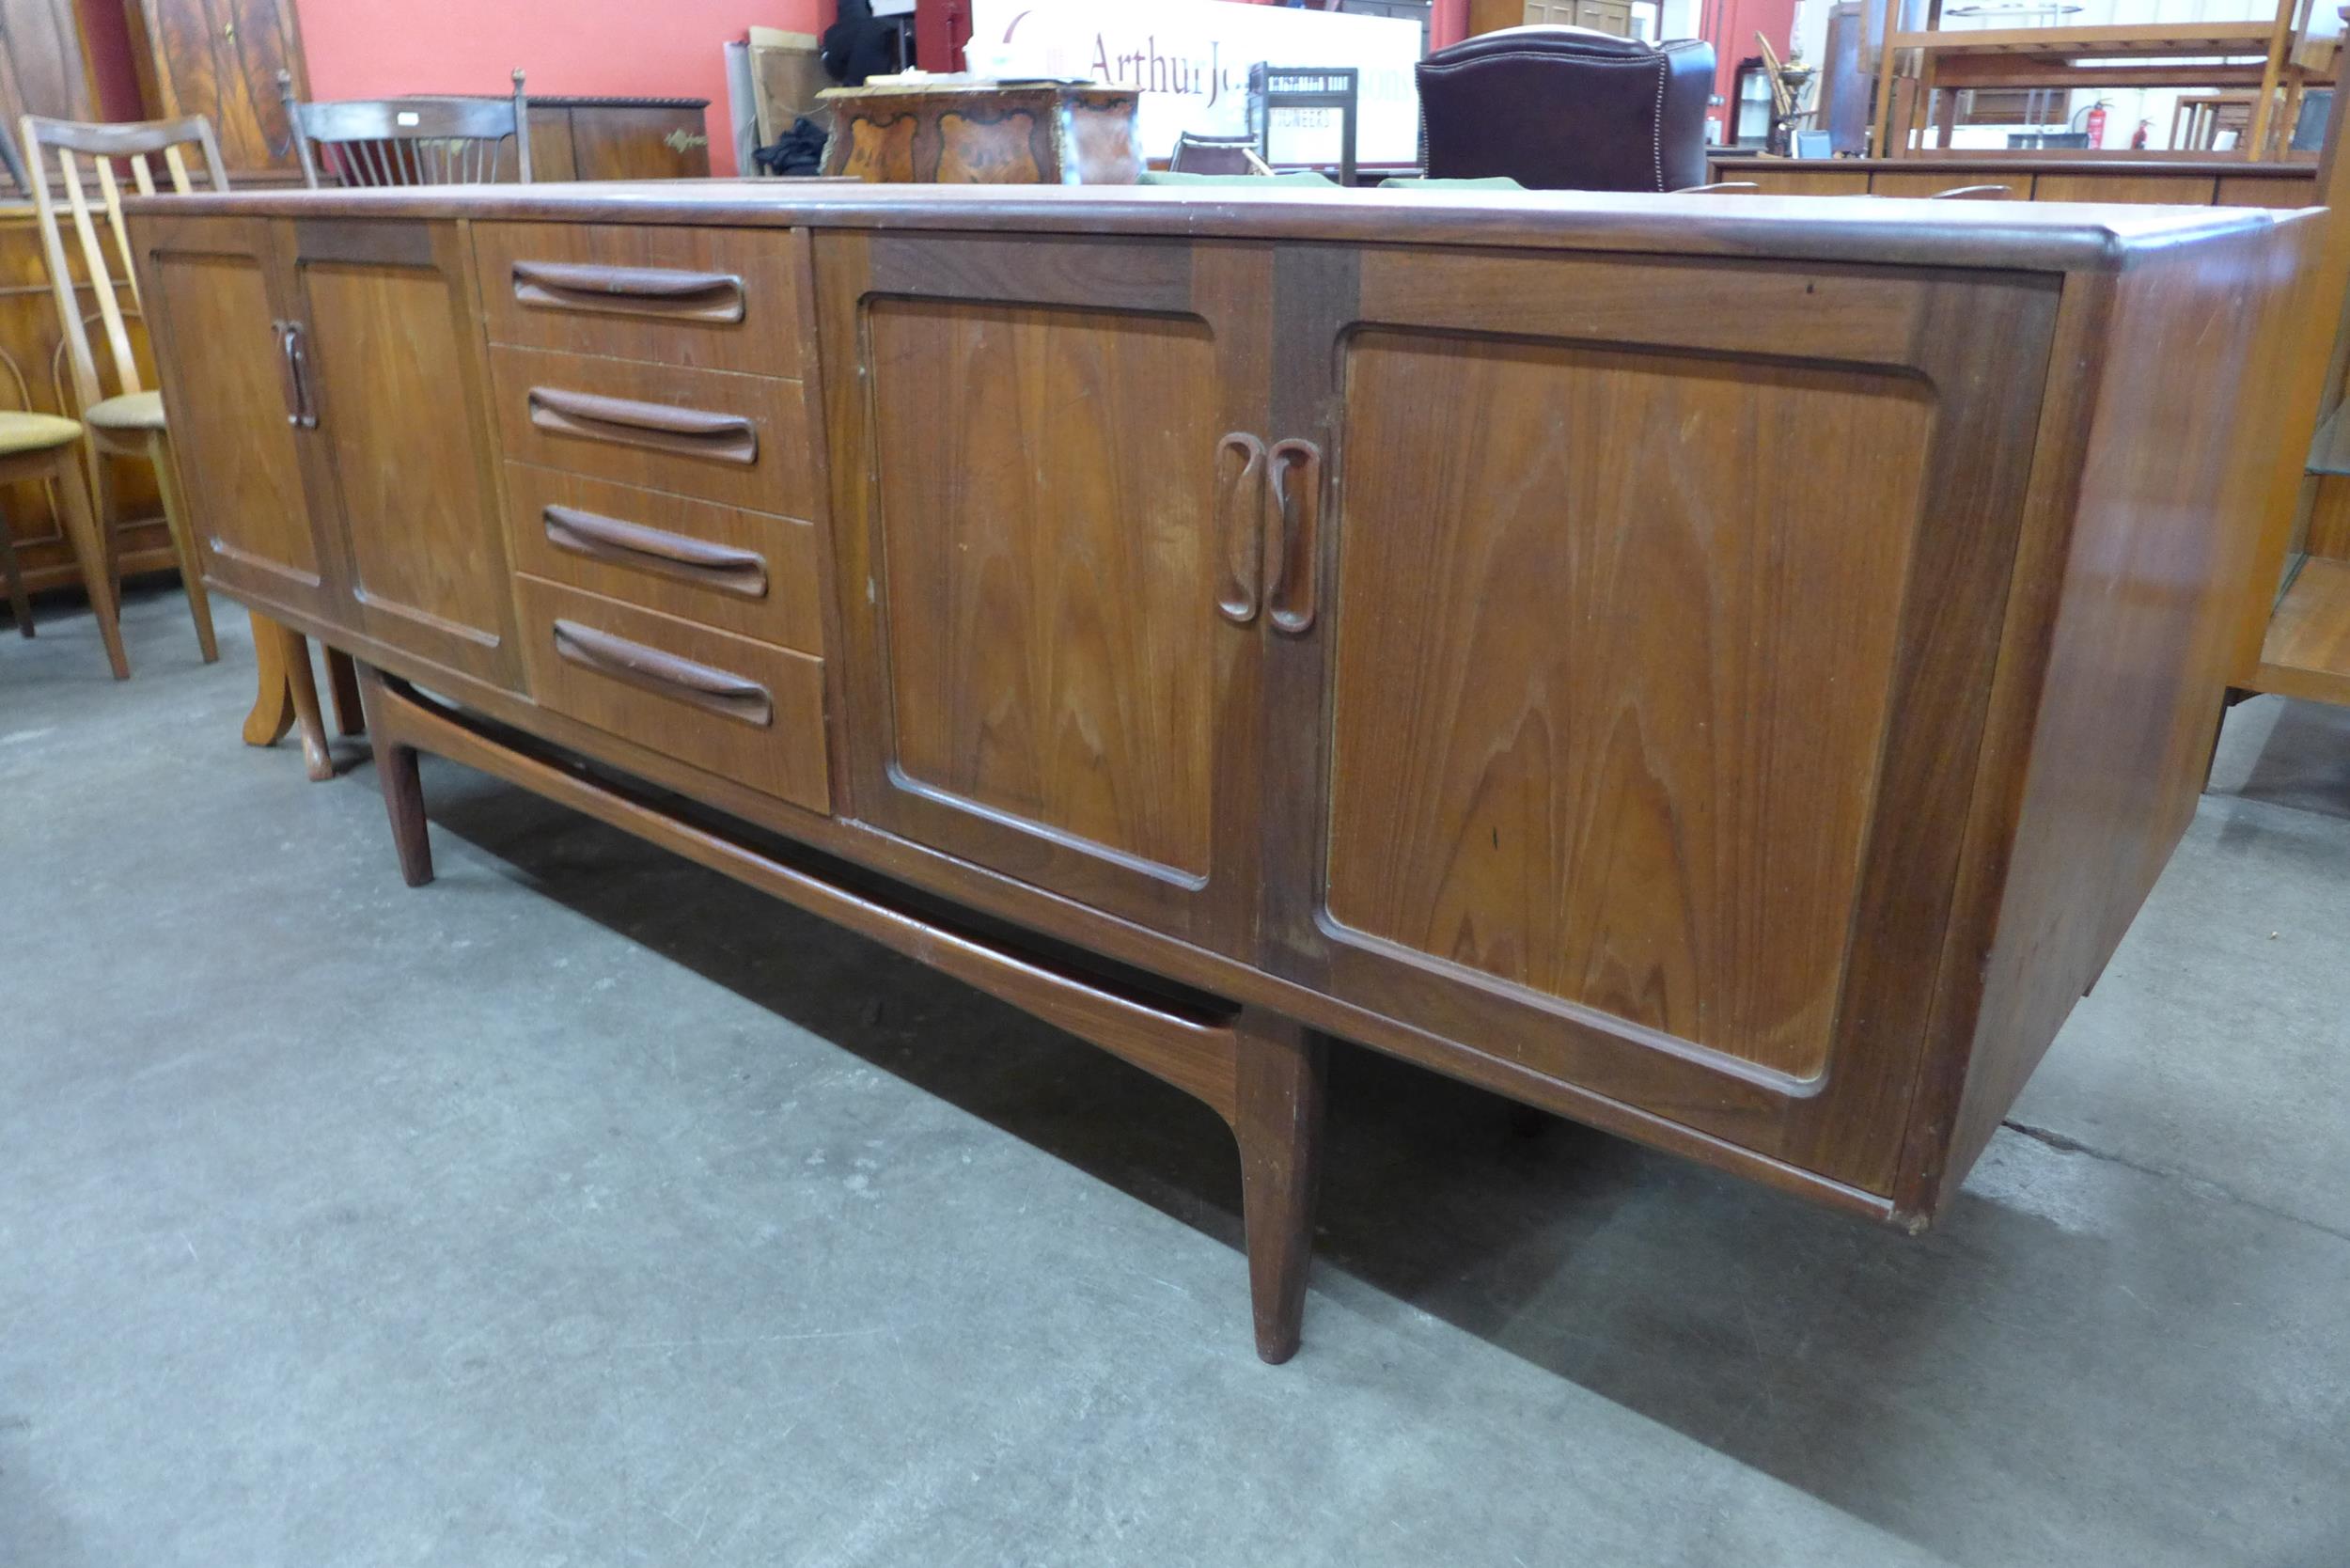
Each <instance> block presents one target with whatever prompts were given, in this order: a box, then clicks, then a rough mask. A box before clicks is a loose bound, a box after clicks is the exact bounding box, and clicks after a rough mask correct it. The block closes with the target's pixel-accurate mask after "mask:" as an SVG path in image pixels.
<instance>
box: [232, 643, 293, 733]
mask: <svg viewBox="0 0 2350 1568" xmlns="http://www.w3.org/2000/svg"><path fill="white" fill-rule="evenodd" d="M253 665H254V673H255V677H256V682H255V690H254V693H253V711H252V712H251V713H247V714H245V716H244V744H245V745H276V744H277V743H278V742H279V741H281V740H284V739H285V738H286V731H287V730H289V729H292V728H293V723H294V711H293V687H292V686H290V684H288V683H287V681H286V639H285V628H284V627H282V626H280V625H278V624H277V622H275V621H274V620H272V619H269V618H268V617H267V616H264V615H261V614H259V613H258V612H254V614H253Z"/></svg>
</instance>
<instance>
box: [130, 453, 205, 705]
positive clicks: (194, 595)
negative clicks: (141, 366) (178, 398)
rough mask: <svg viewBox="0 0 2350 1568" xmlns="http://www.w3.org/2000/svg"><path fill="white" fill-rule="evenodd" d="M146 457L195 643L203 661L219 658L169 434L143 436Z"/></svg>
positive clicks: (201, 568) (200, 568)
mask: <svg viewBox="0 0 2350 1568" xmlns="http://www.w3.org/2000/svg"><path fill="white" fill-rule="evenodd" d="M147 459H148V461H149V463H153V464H154V465H155V489H156V490H157V491H158V492H159V493H160V494H162V496H163V501H164V526H165V527H166V528H168V529H170V530H171V549H172V554H174V555H176V556H178V557H180V583H181V584H182V585H184V586H185V587H186V588H187V590H188V614H189V615H190V616H191V617H193V618H194V619H195V620H196V648H197V650H198V651H200V652H202V654H203V655H204V662H205V663H206V664H208V665H209V664H214V663H217V662H218V661H219V659H220V643H219V641H218V640H217V639H216V638H214V636H213V635H212V600H211V595H210V594H209V593H207V592H205V590H204V562H203V559H202V557H199V556H198V555H197V554H196V528H195V525H193V524H191V523H190V522H189V521H188V516H187V508H186V507H185V506H184V505H182V504H181V502H180V472H179V470H178V469H177V468H175V467H173V466H172V459H171V436H170V434H169V432H167V431H150V432H149V434H148V437H147Z"/></svg>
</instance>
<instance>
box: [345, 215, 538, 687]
mask: <svg viewBox="0 0 2350 1568" xmlns="http://www.w3.org/2000/svg"><path fill="white" fill-rule="evenodd" d="M302 272H303V285H302V287H303V296H304V299H305V302H306V305H307V312H306V316H307V321H308V324H309V328H310V334H309V336H310V339H311V349H310V353H311V360H312V364H313V366H314V367H315V369H314V374H315V376H316V397H317V400H318V404H319V409H320V416H319V429H318V431H317V437H318V439H320V440H321V441H322V442H323V443H324V444H325V446H326V447H327V449H328V450H329V451H331V453H332V455H333V463H334V475H335V483H336V487H337V494H338V495H339V497H340V501H341V513H342V518H343V521H344V524H345V527H346V530H347V537H348V540H349V546H348V548H349V551H350V568H351V578H350V588H351V591H352V594H353V596H355V597H356V598H357V599H358V601H359V602H360V603H361V604H363V605H365V606H366V611H367V614H368V619H369V620H370V621H371V622H377V623H381V624H382V625H383V626H384V635H386V636H390V637H393V638H395V639H396V640H397V639H403V638H404V639H409V640H413V641H414V642H415V645H416V647H417V650H418V651H420V652H426V653H429V654H431V655H432V656H434V657H437V658H440V659H442V660H443V661H444V662H446V663H451V664H457V665H459V666H461V667H472V668H477V669H479V670H482V671H483V672H485V673H490V674H491V675H492V676H493V678H504V679H507V680H512V679H513V678H514V677H515V675H516V674H517V673H518V665H517V662H516V659H515V655H514V651H513V647H512V643H513V606H512V601H511V599H510V597H509V595H508V593H507V592H506V591H505V588H504V583H503V578H504V575H505V571H506V551H505V544H504V529H503V526H502V525H501V524H500V521H499V507H498V498H497V491H496V488H495V478H494V475H493V473H485V471H484V465H483V463H482V461H481V455H480V454H481V443H480V431H481V426H480V423H479V414H478V405H476V404H475V403H474V402H473V401H472V400H470V399H469V398H468V397H467V396H466V395H465V393H466V389H467V388H468V386H469V385H470V384H471V383H472V381H473V379H474V356H475V354H476V353H477V350H476V347H475V343H474V340H473V339H472V338H471V337H469V335H468V332H467V328H468V326H469V324H470V323H469V321H468V318H467V317H466V315H465V314H464V313H463V303H462V302H463V296H464V295H465V294H466V293H468V292H469V291H470V290H471V287H472V282H473V279H472V275H471V273H470V271H464V272H457V273H452V272H451V271H450V270H449V268H448V267H447V266H446V265H431V266H409V265H404V264H383V263H370V262H358V261H339V260H338V261H312V262H310V263H309V264H308V265H306V266H305V267H304V268H303V270H302Z"/></svg>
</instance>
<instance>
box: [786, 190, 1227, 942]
mask: <svg viewBox="0 0 2350 1568" xmlns="http://www.w3.org/2000/svg"><path fill="white" fill-rule="evenodd" d="M816 245H817V265H816V275H817V278H818V280H819V281H818V292H819V299H820V314H821V325H822V333H823V353H824V358H825V362H826V364H827V365H828V366H832V367H838V369H835V370H833V371H830V372H828V373H827V375H826V378H825V380H826V383H827V386H828V394H829V401H828V408H827V415H826V417H827V422H828V425H829V427H830V431H831V438H832V441H833V445H834V451H835V453H836V461H835V463H834V464H833V469H834V475H835V509H834V510H835V515H836V518H837V519H838V528H839V541H840V542H839V555H840V562H841V564H840V570H839V578H840V581H841V583H842V585H843V588H842V599H843V601H844V605H843V608H844V611H845V612H846V616H847V620H848V628H849V634H850V645H851V646H850V655H851V664H850V671H849V676H850V682H851V686H850V695H851V700H852V701H854V703H855V704H856V708H857V712H858V714H859V718H858V721H857V722H856V723H855V724H854V725H852V726H850V727H848V729H847V731H846V737H847V740H848V744H849V745H850V747H851V754H852V755H851V772H852V779H853V785H854V810H855V813H856V815H857V816H858V817H860V818H861V819H863V820H864V821H866V822H868V823H871V824H873V825H875V826H877V827H880V828H883V829H885V830H886V831H888V832H891V833H895V834H898V835H901V836H902V837H904V838H906V839H912V840H914V841H916V842H918V843H921V844H925V845H928V846H930V847H932V848H934V849H939V850H943V851H945V852H947V853H948V854H950V855H956V856H958V857H960V858H963V859H964V860H968V861H971V862H973V863H976V864H979V865H981V866H986V867H989V868H992V869H994V870H998V871H1002V872H1005V873H1007V874H1009V875H1011V876H1015V877H1018V878H1021V879H1022V880H1025V881H1026V882H1028V883H1030V884H1032V885H1033V886H1039V887H1042V888H1045V889H1048V890H1050V891H1053V892H1057V893H1061V894H1065V895H1068V896H1070V897H1072V898H1074V899H1077V900H1079V901H1080V902H1085V903H1088V904H1090V905H1092V906H1093V907H1095V908H1098V909H1102V910H1105V911H1108V912H1110V913H1112V914H1116V915H1120V916H1124V917H1129V918H1132V919H1135V920H1137V921H1140V922H1142V923H1144V924H1146V925H1149V926H1152V927H1153V928H1154V929H1156V930H1159V931H1163V932H1167V933H1170V934H1174V935H1177V936H1181V937H1184V938H1187V939H1190V940H1193V941H1196V942H1199V943H1201V944H1203V945H1208V946H1213V947H1217V948H1221V949H1225V950H1228V951H1244V950H1246V948H1247V944H1248V941H1249V937H1248V927H1249V926H1250V925H1251V924H1252V923H1253V910H1252V904H1253V901H1254V898H1255V896H1256V895H1255V886H1256V884H1255V879H1254V865H1253V861H1254V850H1253V843H1252V839H1251V835H1252V834H1253V832H1254V829H1255V814H1256V812H1255V801H1254V795H1253V792H1254V790H1255V788H1256V786H1257V770H1256V762H1255V755H1256V745H1257V739H1256V736H1257V726H1258V723H1259V704H1258V700H1257V692H1256V682H1257V674H1258V668H1259V665H1260V663H1261V652H1260V649H1261V637H1260V630H1259V625H1258V623H1257V619H1258V618H1257V615H1256V611H1255V607H1254V605H1253V604H1243V602H1242V601H1243V599H1244V598H1245V597H1246V595H1245V592H1244V585H1243V584H1242V583H1241V582H1240V581H1239V580H1237V578H1236V575H1235V574H1236V573H1246V574H1248V575H1249V576H1251V577H1253V572H1254V561H1253V549H1254V541H1255V539H1256V537H1257V534H1256V530H1257V529H1258V528H1259V527H1260V526H1261V518H1262V510H1263V509H1262V504H1261V473H1262V451H1263V447H1264V440H1263V437H1264V432H1265V426H1266V418H1267V401H1266V384H1267V373H1268V372H1267V366H1268V360H1269V347H1270V344H1269V334H1268V329H1267V326H1268V323H1267V316H1268V312H1269V309H1270V290H1269V288H1268V287H1267V285H1268V281H1269V276H1270V274H1269V259H1270V249H1269V247H1266V246H1246V245H1228V244H1211V243H1185V242H1181V241H1165V242H1161V241H1108V240H1081V239H1080V240H1042V239H1009V240H1007V239H994V238H982V237H963V236H922V235H895V234H887V233H884V234H876V235H865V234H853V233H828V234H823V235H820V236H818V238H817V240H816ZM1219 605H1221V606H1223V607H1222V608H1219Z"/></svg>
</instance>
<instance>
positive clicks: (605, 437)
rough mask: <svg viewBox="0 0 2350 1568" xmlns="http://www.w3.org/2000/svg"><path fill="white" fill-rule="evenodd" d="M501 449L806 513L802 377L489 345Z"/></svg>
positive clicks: (547, 463) (810, 458)
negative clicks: (775, 376)
mask: <svg viewBox="0 0 2350 1568" xmlns="http://www.w3.org/2000/svg"><path fill="white" fill-rule="evenodd" d="M490 367H491V373H492V375H493V379H494V380H495V382H496V384H497V402H498V431H499V434H500V435H501V436H502V437H503V439H504V443H505V447H506V455H507V456H508V457H509V458H514V459H518V460H520V461H521V462H524V463H538V464H539V465H540V466H541V467H545V468H559V469H562V470H564V471H565V472H567V473H575V474H587V475H591V476H593V477H595V478H603V479H618V480H619V482H621V483H622V484H634V485H642V486H644V487H646V488H647V489H650V490H666V491H673V492H675V493H676V494H681V495H697V496H699V497H701V498H702V499H703V500H705V501H721V502H724V503H725V504H726V505H728V506H730V507H747V508H749V509H750V510H753V511H775V512H782V513H784V514H786V515H788V516H791V517H807V516H809V515H811V514H812V513H813V510H814V508H815V491H816V484H815V472H816V462H815V454H814V453H813V452H811V451H809V449H808V438H807V398H806V395H805V393H804V391H803V389H802V387H801V384H800V383H798V382H796V381H777V380H775V379H773V378H771V377H767V376H744V375H734V374H730V373H729V372H727V371H722V370H694V369H683V368H678V367H676V366H671V365H639V364H637V363H635V361H633V360H626V359H597V358H591V357H589V356H587V355H585V354H573V353H549V352H547V351H544V350H540V349H517V348H509V347H504V346H500V347H496V348H493V349H492V350H491V351H490Z"/></svg>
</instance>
